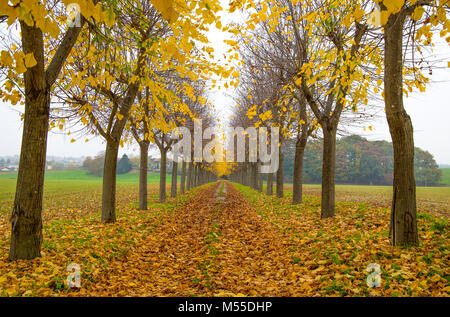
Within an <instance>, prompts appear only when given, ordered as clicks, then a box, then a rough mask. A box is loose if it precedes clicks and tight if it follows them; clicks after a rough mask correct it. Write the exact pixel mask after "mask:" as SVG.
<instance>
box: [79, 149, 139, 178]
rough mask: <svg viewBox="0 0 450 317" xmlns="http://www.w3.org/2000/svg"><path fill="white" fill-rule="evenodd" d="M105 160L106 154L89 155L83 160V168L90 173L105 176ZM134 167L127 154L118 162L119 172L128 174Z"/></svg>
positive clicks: (117, 171)
mask: <svg viewBox="0 0 450 317" xmlns="http://www.w3.org/2000/svg"><path fill="white" fill-rule="evenodd" d="M104 161H105V154H104V153H101V154H98V155H97V156H96V157H94V158H91V157H87V158H86V159H85V160H84V162H83V168H84V169H86V170H87V171H88V174H92V175H95V176H97V177H102V176H103V166H104ZM132 169H133V166H132V164H131V162H130V159H129V158H128V156H127V155H126V154H124V155H123V156H122V158H121V159H120V160H119V161H118V162H117V169H116V173H117V174H127V173H129V172H130V171H131V170H132Z"/></svg>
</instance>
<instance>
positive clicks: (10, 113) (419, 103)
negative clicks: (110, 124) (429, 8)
mask: <svg viewBox="0 0 450 317" xmlns="http://www.w3.org/2000/svg"><path fill="white" fill-rule="evenodd" d="M226 2H228V0H225V1H224V0H222V3H226ZM223 6H224V7H226V6H225V5H223ZM222 16H224V14H222ZM226 20H230V17H226ZM209 37H210V40H211V42H212V46H213V47H214V49H215V52H216V56H219V54H222V53H224V52H225V51H226V50H227V47H226V46H225V45H224V44H223V40H224V39H225V36H224V35H223V34H221V32H218V31H217V30H215V31H211V32H210V34H209ZM443 55H444V56H447V57H448V61H449V62H450V49H449V47H446V48H445V52H444V54H443ZM446 63H447V62H445V64H446ZM444 66H447V65H444ZM431 81H432V82H433V83H431V84H429V85H428V86H427V90H426V92H425V93H421V94H414V95H413V96H410V97H409V98H407V99H405V107H406V110H407V112H408V113H409V115H410V116H411V118H412V122H413V125H414V140H415V145H416V146H417V147H420V148H422V149H424V150H427V151H429V152H430V153H432V154H433V155H434V157H435V159H436V161H437V162H438V163H439V164H450V141H449V137H450V123H449V120H450V68H443V69H439V70H435V71H434V73H433V76H431ZM231 93H232V89H230V90H229V91H225V90H224V89H223V88H222V89H221V90H220V91H218V90H215V91H211V92H210V101H211V102H212V103H214V105H215V107H216V109H217V117H218V118H219V119H220V120H221V121H222V122H224V121H225V120H226V118H227V116H228V115H229V114H230V113H231V111H230V109H231V107H232V106H233V104H232V100H231V99H230V98H229V97H228V96H227V95H228V94H231ZM22 111H23V107H22V106H11V105H10V104H7V103H4V102H1V101H0V118H1V119H0V120H1V121H0V122H1V124H0V136H1V137H0V156H6V155H15V154H19V153H20V145H21V139H22V122H21V120H20V113H21V112H22ZM372 125H373V127H374V131H369V130H367V131H366V132H364V131H363V129H362V128H361V129H356V130H355V129H354V130H352V132H354V133H356V134H360V135H362V136H364V137H366V138H368V139H369V140H387V141H391V137H390V134H389V129H388V126H387V123H386V119H385V118H384V117H382V118H380V119H379V120H377V122H375V123H373V124H372ZM71 139H72V137H71V136H67V135H61V134H56V133H53V132H50V133H49V137H48V147H47V153H48V154H47V155H49V156H73V157H78V156H94V155H96V154H97V153H98V152H100V151H103V150H104V149H105V144H104V142H103V139H102V138H101V137H97V138H95V139H90V141H89V142H87V143H86V142H84V139H83V140H78V141H76V142H75V143H70V140H71ZM138 149H139V148H138V146H137V145H134V146H128V147H127V148H123V149H121V150H120V153H119V155H121V154H122V153H128V154H132V153H133V154H138V153H139V151H138ZM154 154H156V152H154Z"/></svg>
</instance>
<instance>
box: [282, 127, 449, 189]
mask: <svg viewBox="0 0 450 317" xmlns="http://www.w3.org/2000/svg"><path fill="white" fill-rule="evenodd" d="M284 155H285V159H284V170H285V180H286V181H288V182H292V177H293V170H294V157H295V144H294V143H293V142H287V143H286V148H285V151H284ZM393 164H394V155H393V148H392V143H390V142H387V141H368V140H367V139H365V138H363V137H361V136H358V135H352V136H348V137H344V138H341V139H339V140H337V143H336V182H337V183H340V184H361V185H392V182H393V175H394V174H393V167H394V165H393ZM414 164H415V178H416V184H417V185H418V186H431V185H436V184H437V183H438V182H439V181H440V180H441V177H442V171H441V170H440V169H439V166H438V164H437V163H436V161H435V160H434V157H433V155H432V154H430V153H429V152H428V151H424V150H422V149H420V148H418V147H416V148H415V158H414ZM321 176H322V142H321V141H319V140H316V141H311V142H309V144H308V145H307V146H306V150H305V156H304V168H303V179H304V182H305V183H313V184H314V183H320V182H321V181H322V178H321Z"/></svg>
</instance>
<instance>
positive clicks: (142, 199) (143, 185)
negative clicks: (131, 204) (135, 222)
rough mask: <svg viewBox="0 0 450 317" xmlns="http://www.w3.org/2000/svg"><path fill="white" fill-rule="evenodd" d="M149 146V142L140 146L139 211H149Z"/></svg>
mask: <svg viewBox="0 0 450 317" xmlns="http://www.w3.org/2000/svg"><path fill="white" fill-rule="evenodd" d="M148 146H149V143H148V142H141V143H140V144H139V147H140V150H141V158H140V159H141V160H140V166H139V210H147V198H148V197H147V170H148Z"/></svg>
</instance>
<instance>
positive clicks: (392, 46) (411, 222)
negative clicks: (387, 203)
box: [384, 12, 419, 246]
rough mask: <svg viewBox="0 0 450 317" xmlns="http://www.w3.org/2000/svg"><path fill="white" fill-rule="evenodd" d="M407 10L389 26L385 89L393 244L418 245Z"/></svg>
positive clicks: (386, 45) (392, 19) (387, 27)
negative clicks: (406, 73) (406, 82)
mask: <svg viewBox="0 0 450 317" xmlns="http://www.w3.org/2000/svg"><path fill="white" fill-rule="evenodd" d="M404 21H405V14H404V13H403V12H400V13H398V14H395V15H391V16H390V17H389V20H388V23H387V25H386V27H385V32H384V39H385V70H384V89H385V104H386V108H385V109H386V118H387V121H388V124H389V131H390V133H391V137H392V144H393V148H394V184H393V197H392V208H391V237H392V243H393V245H399V246H407V245H416V244H418V242H419V238H418V233H417V207H416V182H415V178H414V134H413V126H412V122H411V118H410V117H409V115H408V114H407V112H406V110H405V108H404V106H403V91H402V88H403V76H402V70H403V52H402V48H403V28H404Z"/></svg>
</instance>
